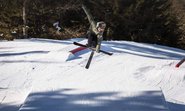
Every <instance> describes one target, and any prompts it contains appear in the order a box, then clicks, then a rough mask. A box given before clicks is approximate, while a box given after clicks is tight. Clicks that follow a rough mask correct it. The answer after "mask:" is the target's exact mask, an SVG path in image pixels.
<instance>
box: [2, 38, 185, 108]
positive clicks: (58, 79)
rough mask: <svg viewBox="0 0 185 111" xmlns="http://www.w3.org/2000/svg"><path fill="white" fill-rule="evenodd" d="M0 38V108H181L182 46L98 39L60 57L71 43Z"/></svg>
mask: <svg viewBox="0 0 185 111" xmlns="http://www.w3.org/2000/svg"><path fill="white" fill-rule="evenodd" d="M73 41H78V42H81V43H84V44H85V43H86V40H84V39H80V38H76V39H70V40H49V39H23V40H15V41H9V42H7V41H1V42H0V111H17V110H20V111H65V110H67V111H121V110H124V111H169V110H170V111H185V93H184V92H185V63H184V64H182V65H181V66H180V67H179V68H176V67H175V65H176V64H177V63H178V62H179V61H180V60H181V59H182V58H184V57H185V51H184V50H180V49H176V48H171V47H166V46H160V45H156V44H145V43H136V42H129V41H103V43H102V49H103V50H106V51H110V52H113V53H114V54H113V55H112V56H109V55H105V54H102V53H95V55H94V57H93V60H92V63H91V66H90V68H89V69H85V65H86V62H87V59H88V57H89V55H90V50H88V49H86V50H83V51H82V52H80V53H78V54H77V55H76V56H77V57H76V58H74V59H72V60H69V61H66V58H67V57H68V55H69V50H72V49H74V48H76V46H74V45H73V44H72V43H73Z"/></svg>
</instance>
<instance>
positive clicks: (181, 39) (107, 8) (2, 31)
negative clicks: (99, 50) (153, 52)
mask: <svg viewBox="0 0 185 111" xmlns="http://www.w3.org/2000/svg"><path fill="white" fill-rule="evenodd" d="M82 4H83V5H85V6H86V7H88V9H89V10H90V12H91V14H92V15H93V18H94V20H95V21H104V22H105V23H106V24H107V27H106V31H105V33H104V40H127V41H135V42H143V43H152V44H160V45H166V46H171V47H176V48H181V49H185V3H184V1H183V0H0V39H1V40H14V39H27V38H47V39H59V40H62V39H69V38H76V37H84V38H85V35H86V32H87V31H88V29H89V26H90V23H89V22H88V19H87V15H86V14H85V13H84V10H83V9H82Z"/></svg>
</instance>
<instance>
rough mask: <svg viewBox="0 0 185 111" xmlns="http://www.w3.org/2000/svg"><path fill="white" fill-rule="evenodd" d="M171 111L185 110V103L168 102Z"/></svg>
mask: <svg viewBox="0 0 185 111" xmlns="http://www.w3.org/2000/svg"><path fill="white" fill-rule="evenodd" d="M168 106H169V109H170V111H185V105H183V104H176V103H171V102H168Z"/></svg>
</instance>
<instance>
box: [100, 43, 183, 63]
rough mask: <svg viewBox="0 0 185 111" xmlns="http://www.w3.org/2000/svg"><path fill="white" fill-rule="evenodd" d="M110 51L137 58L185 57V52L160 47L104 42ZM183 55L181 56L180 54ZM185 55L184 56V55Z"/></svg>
mask: <svg viewBox="0 0 185 111" xmlns="http://www.w3.org/2000/svg"><path fill="white" fill-rule="evenodd" d="M103 44H104V45H105V46H106V47H109V48H107V50H108V51H112V52H117V53H126V54H132V55H137V56H143V57H149V58H156V59H175V60H176V59H178V60H179V59H182V58H184V57H185V51H184V50H180V49H176V48H169V47H165V46H160V45H151V44H144V43H143V46H142V44H138V43H133V44H131V43H126V42H125V43H123V42H122V43H118V42H114V41H113V42H103ZM180 53H181V54H180ZM183 53H184V54H183Z"/></svg>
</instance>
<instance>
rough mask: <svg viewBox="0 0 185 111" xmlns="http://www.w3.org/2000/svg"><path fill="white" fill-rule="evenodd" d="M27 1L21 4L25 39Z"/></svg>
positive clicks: (25, 36)
mask: <svg viewBox="0 0 185 111" xmlns="http://www.w3.org/2000/svg"><path fill="white" fill-rule="evenodd" d="M27 1H28V0H24V2H23V9H22V11H23V16H22V17H23V37H24V38H27V30H26V3H27Z"/></svg>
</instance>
